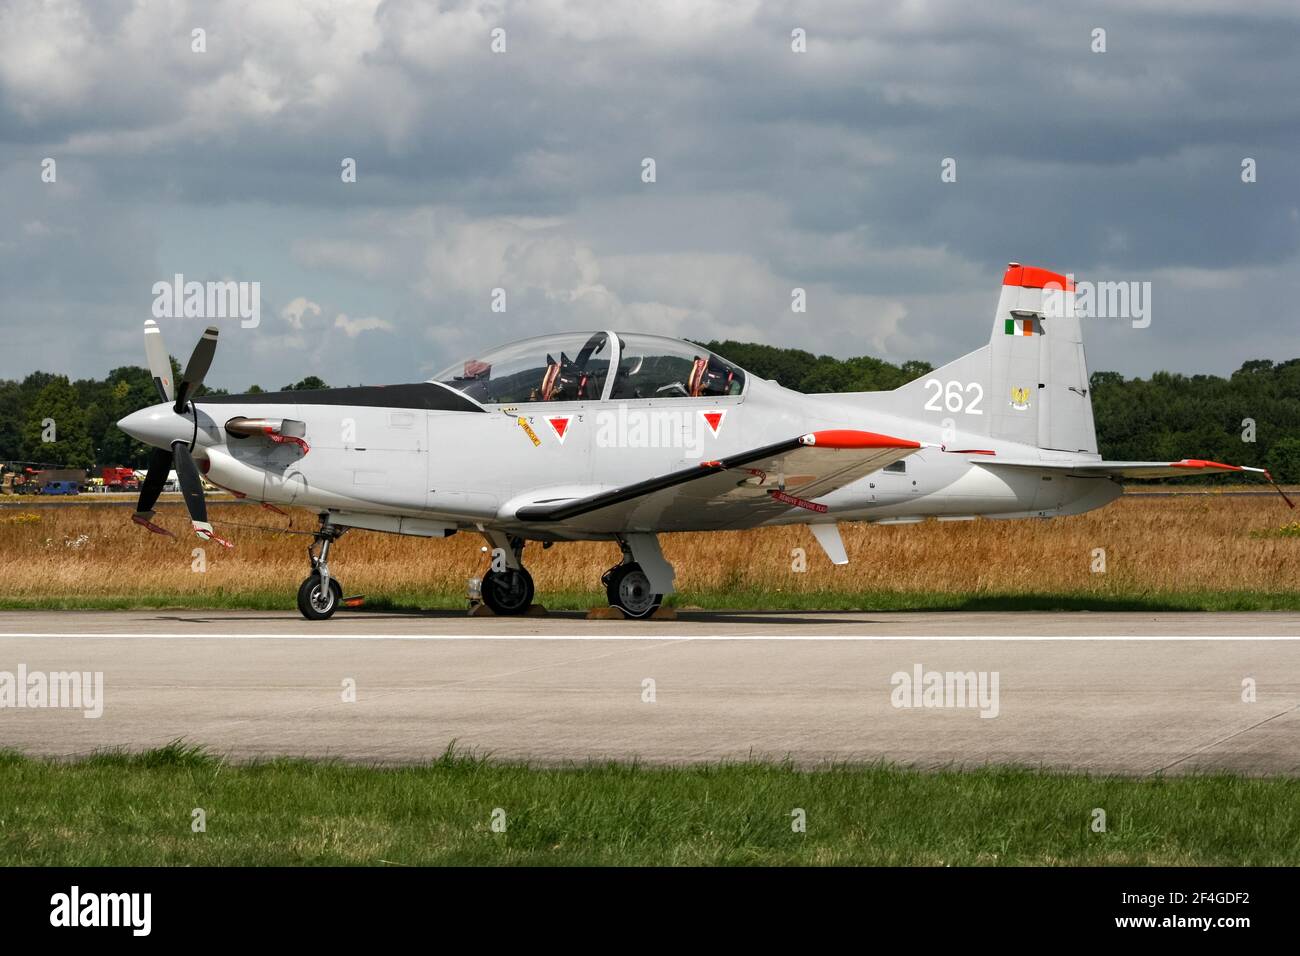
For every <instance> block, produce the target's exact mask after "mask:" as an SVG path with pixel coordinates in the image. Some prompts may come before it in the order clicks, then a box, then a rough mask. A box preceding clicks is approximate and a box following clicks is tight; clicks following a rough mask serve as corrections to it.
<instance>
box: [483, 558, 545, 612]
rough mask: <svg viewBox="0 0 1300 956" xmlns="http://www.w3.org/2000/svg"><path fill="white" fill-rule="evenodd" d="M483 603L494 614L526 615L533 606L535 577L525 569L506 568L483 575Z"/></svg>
mask: <svg viewBox="0 0 1300 956" xmlns="http://www.w3.org/2000/svg"><path fill="white" fill-rule="evenodd" d="M481 593H482V595H483V603H484V604H486V605H487V606H488V607H489V608H491V609H492V613H493V614H500V615H503V616H505V617H510V616H512V615H516V614H524V613H526V612H527V611H528V609H529V608H530V607H532V604H533V576H532V575H531V574H529V573H528V572H527V571H525V570H524V569H523V568H506V569H505V570H504V571H489V572H488V573H487V574H485V575H483V584H482V588H481Z"/></svg>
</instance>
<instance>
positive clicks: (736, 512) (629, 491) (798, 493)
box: [515, 429, 922, 531]
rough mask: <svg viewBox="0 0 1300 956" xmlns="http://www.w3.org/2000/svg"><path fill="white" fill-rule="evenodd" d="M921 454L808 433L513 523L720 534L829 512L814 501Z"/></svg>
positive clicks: (888, 441)
mask: <svg viewBox="0 0 1300 956" xmlns="http://www.w3.org/2000/svg"><path fill="white" fill-rule="evenodd" d="M921 447H922V446H921V443H920V442H915V441H910V440H908V439H904V438H893V437H890V436H889V435H878V434H876V433H875V432H865V431H857V430H853V429H830V430H826V431H817V432H810V433H808V434H806V435H799V436H798V437H795V438H791V439H788V440H786V441H781V442H776V443H774V444H771V445H765V446H763V447H761V448H753V449H750V450H749V451H743V452H738V453H736V454H734V455H729V456H727V457H726V458H721V459H718V460H716V461H703V462H700V463H699V464H698V465H695V466H692V467H690V468H683V469H680V470H678V471H673V472H668V473H667V474H664V475H658V476H656V477H654V478H647V479H646V480H644V481H638V482H635V483H633V484H630V485H624V486H622V487H620V488H612V489H609V490H606V491H601V492H598V493H596V494H591V495H586V496H584V497H576V498H568V499H561V500H548V501H539V502H536V503H533V504H525V505H523V506H522V507H520V508H519V509H517V510H516V512H515V517H516V519H517V520H519V521H525V522H530V523H531V522H551V521H569V520H572V519H575V518H579V517H582V516H586V515H591V516H592V518H591V519H590V520H589V521H584V522H581V524H583V525H584V526H586V525H588V524H603V523H605V522H606V521H615V520H616V521H617V522H618V523H619V524H621V525H623V526H626V525H628V524H630V525H633V526H635V525H637V524H639V523H645V524H646V526H647V527H654V528H656V529H658V530H665V531H667V530H673V526H674V525H675V524H677V523H678V520H677V519H679V518H680V523H682V524H684V525H687V524H689V525H693V526H697V527H698V526H700V525H701V524H703V525H706V526H710V527H716V528H722V527H726V526H727V525H729V524H732V523H734V522H736V521H740V520H751V521H752V519H753V517H754V516H755V514H763V515H765V516H774V515H778V514H782V513H784V512H786V511H788V510H789V509H790V508H804V509H806V510H807V511H808V512H809V514H810V515H812V514H815V513H825V512H826V510H827V508H826V506H825V505H823V504H819V503H818V502H817V501H815V500H814V499H816V498H818V497H820V496H822V495H825V494H828V493H830V492H832V491H834V490H835V489H836V488H840V487H843V486H844V485H847V484H848V483H849V482H851V481H856V480H857V479H859V478H861V477H863V476H864V475H868V474H870V473H872V472H873V471H878V470H879V469H881V468H883V467H885V466H886V465H888V464H890V463H891V462H895V461H898V460H899V459H900V458H905V457H906V456H908V455H910V454H912V453H913V452H915V451H918V450H919V449H920V448H921ZM597 512H599V514H596V513H597Z"/></svg>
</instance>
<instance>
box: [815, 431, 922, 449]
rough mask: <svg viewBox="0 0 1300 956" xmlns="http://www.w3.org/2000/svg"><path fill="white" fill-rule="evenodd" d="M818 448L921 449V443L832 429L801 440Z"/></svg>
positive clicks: (873, 433) (862, 432) (870, 433)
mask: <svg viewBox="0 0 1300 956" xmlns="http://www.w3.org/2000/svg"><path fill="white" fill-rule="evenodd" d="M799 440H800V441H801V442H803V444H805V445H812V446H814V447H817V448H920V447H921V443H920V442H917V441H912V440H910V439H907V438H894V437H892V436H890V435H878V434H876V433H875V432H864V431H858V430H857V429H854V428H830V429H826V430H824V431H819V432H811V433H809V434H807V435H804V436H803V437H802V438H800V439H799Z"/></svg>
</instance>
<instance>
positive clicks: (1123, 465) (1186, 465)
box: [970, 458, 1295, 508]
mask: <svg viewBox="0 0 1300 956" xmlns="http://www.w3.org/2000/svg"><path fill="white" fill-rule="evenodd" d="M970 460H971V461H972V462H978V463H979V464H981V465H984V466H986V467H987V466H993V467H1002V468H1036V469H1047V470H1049V471H1064V472H1069V473H1070V474H1072V475H1085V476H1097V477H1102V476H1106V477H1110V478H1188V477H1191V476H1192V475H1207V474H1218V475H1226V474H1232V473H1234V472H1237V473H1244V474H1256V475H1262V476H1263V477H1264V479H1265V480H1266V481H1267V482H1268V483H1269V484H1271V485H1272V486H1273V487H1274V488H1276V489H1277V493H1278V494H1279V495H1281V496H1282V500H1283V501H1285V502H1286V503H1287V505H1288V506H1289V507H1291V508H1294V507H1295V504H1294V503H1293V502H1292V501H1291V499H1290V498H1288V497H1287V495H1286V492H1284V491H1283V490H1282V489H1281V488H1280V487H1279V486H1278V483H1277V482H1276V481H1274V480H1273V476H1272V475H1271V474H1269V472H1268V469H1267V468H1252V467H1251V466H1250V465H1227V464H1224V463H1223V462H1219V461H1207V460H1206V459H1204V458H1184V459H1182V460H1181V461H1088V460H1083V461H1032V460H1015V459H1006V458H972V459H970Z"/></svg>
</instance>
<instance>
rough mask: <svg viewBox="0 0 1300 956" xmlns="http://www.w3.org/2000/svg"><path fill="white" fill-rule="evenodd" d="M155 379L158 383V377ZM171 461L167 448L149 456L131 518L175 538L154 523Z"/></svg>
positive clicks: (156, 532) (141, 524)
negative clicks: (159, 497) (154, 507)
mask: <svg viewBox="0 0 1300 956" xmlns="http://www.w3.org/2000/svg"><path fill="white" fill-rule="evenodd" d="M154 381H155V383H156V382H157V379H155V380H154ZM171 463H172V453H171V452H169V451H168V450H167V449H166V448H155V449H154V450H153V454H152V455H151V456H150V457H149V470H148V471H147V472H145V476H144V484H143V485H141V486H140V500H139V501H138V502H137V503H136V506H135V514H133V515H132V516H131V520H132V521H134V522H135V523H136V524H138V525H140V526H142V527H145V528H148V529H149V530H150V531H152V532H153V533H154V534H165V535H166V536H167V537H169V538H174V537H176V535H174V534H172V533H171V532H170V531H168V530H167V529H166V528H163V527H160V526H159V525H156V524H154V523H153V515H154V511H153V506H154V505H155V504H157V503H158V495H159V493H160V492H161V491H162V487H163V485H164V484H165V483H166V481H167V472H168V470H169V469H170V468H171Z"/></svg>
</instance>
